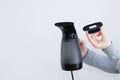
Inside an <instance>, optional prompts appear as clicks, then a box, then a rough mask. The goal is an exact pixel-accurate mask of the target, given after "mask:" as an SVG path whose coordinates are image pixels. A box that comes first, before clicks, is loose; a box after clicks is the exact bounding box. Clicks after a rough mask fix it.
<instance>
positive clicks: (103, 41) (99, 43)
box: [86, 28, 111, 49]
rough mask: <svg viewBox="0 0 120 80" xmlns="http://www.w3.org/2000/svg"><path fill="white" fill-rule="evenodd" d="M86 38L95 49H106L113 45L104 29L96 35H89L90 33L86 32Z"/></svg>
mask: <svg viewBox="0 0 120 80" xmlns="http://www.w3.org/2000/svg"><path fill="white" fill-rule="evenodd" d="M86 36H87V38H88V40H89V42H90V43H91V44H92V45H93V47H95V48H98V49H105V48H107V47H109V46H110V44H111V41H110V40H109V39H108V38H107V36H106V35H105V33H104V32H103V29H102V28H101V29H100V31H99V32H97V33H94V34H89V33H88V32H86Z"/></svg>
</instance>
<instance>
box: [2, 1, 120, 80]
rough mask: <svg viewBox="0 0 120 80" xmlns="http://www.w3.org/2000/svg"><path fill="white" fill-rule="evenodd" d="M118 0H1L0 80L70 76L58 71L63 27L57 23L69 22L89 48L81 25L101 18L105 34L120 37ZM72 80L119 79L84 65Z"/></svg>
mask: <svg viewBox="0 0 120 80" xmlns="http://www.w3.org/2000/svg"><path fill="white" fill-rule="evenodd" d="M119 4H120V1H119V0H0V80H71V76H70V72H65V71H62V70H61V66H60V53H59V51H60V41H61V36H62V35H61V31H60V30H59V29H58V28H56V27H55V26H54V23H55V22H59V21H73V22H75V27H76V30H77V32H78V36H79V37H80V38H82V39H84V40H85V41H86V43H87V45H88V46H89V47H91V46H90V44H89V43H88V41H87V39H86V37H85V33H84V32H83V30H82V28H83V26H84V25H86V24H89V23H93V22H97V21H102V22H103V23H104V30H105V31H106V34H107V35H108V36H109V37H110V38H111V39H112V40H113V41H115V42H117V43H120V41H119V34H120V32H119V30H120V24H119V23H120V9H119V8H120V5H119ZM74 75H75V80H119V79H120V75H118V74H109V73H105V72H103V71H100V70H98V69H95V68H92V67H90V66H87V65H84V68H83V69H82V70H80V71H75V72H74Z"/></svg>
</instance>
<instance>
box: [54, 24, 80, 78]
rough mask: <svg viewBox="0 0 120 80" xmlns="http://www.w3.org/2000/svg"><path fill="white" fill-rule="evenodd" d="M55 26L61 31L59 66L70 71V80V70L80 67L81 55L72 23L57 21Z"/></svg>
mask: <svg viewBox="0 0 120 80" xmlns="http://www.w3.org/2000/svg"><path fill="white" fill-rule="evenodd" d="M55 26H57V27H58V28H59V29H60V30H61V31H62V42H61V67H62V69H63V70H65V71H71V75H72V80H74V77H73V72H72V71H73V70H79V69H81V68H82V55H81V51H80V44H79V39H78V36H77V33H76V30H75V28H74V23H73V22H59V23H56V24H55Z"/></svg>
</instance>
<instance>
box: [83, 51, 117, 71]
mask: <svg viewBox="0 0 120 80" xmlns="http://www.w3.org/2000/svg"><path fill="white" fill-rule="evenodd" d="M107 50H109V49H107ZM104 51H105V52H107V51H106V50H104ZM107 53H108V52H107ZM108 54H109V53H108ZM113 54H115V53H113ZM83 62H84V63H86V64H88V65H90V66H93V67H96V68H99V69H101V70H103V71H105V72H109V73H119V72H118V70H117V69H116V68H115V67H114V66H113V63H112V62H111V61H110V59H109V58H108V56H107V55H105V54H103V53H102V52H99V53H98V52H95V51H92V50H90V49H88V52H87V55H86V56H85V58H84V59H83Z"/></svg>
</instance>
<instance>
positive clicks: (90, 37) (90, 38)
mask: <svg viewBox="0 0 120 80" xmlns="http://www.w3.org/2000/svg"><path fill="white" fill-rule="evenodd" d="M86 36H87V38H88V40H89V42H90V43H91V44H93V45H95V44H96V42H95V37H94V36H91V35H90V34H89V33H88V32H86Z"/></svg>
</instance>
